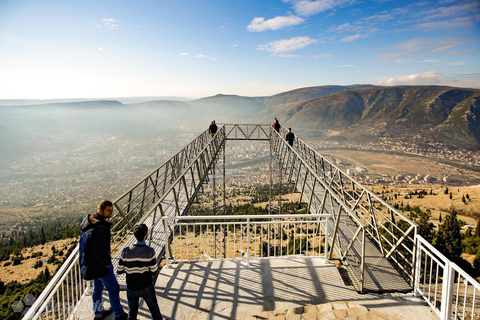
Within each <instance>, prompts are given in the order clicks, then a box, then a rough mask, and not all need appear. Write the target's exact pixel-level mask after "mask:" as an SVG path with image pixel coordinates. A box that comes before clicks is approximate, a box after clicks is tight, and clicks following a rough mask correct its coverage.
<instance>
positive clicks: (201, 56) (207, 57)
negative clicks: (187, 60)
mask: <svg viewBox="0 0 480 320" xmlns="http://www.w3.org/2000/svg"><path fill="white" fill-rule="evenodd" d="M193 58H194V59H210V60H212V61H215V60H217V58H214V57H209V56H206V55H204V54H197V55H196V56H194V57H193Z"/></svg>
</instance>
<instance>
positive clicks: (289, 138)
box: [285, 131, 295, 144]
mask: <svg viewBox="0 0 480 320" xmlns="http://www.w3.org/2000/svg"><path fill="white" fill-rule="evenodd" d="M285 140H287V141H288V142H290V144H292V143H293V141H294V140H295V135H294V134H293V132H291V131H290V132H289V133H287V135H286V136H285Z"/></svg>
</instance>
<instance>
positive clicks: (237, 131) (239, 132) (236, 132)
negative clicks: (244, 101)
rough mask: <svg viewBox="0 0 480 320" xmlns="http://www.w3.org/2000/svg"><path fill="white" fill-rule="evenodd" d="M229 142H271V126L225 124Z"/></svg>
mask: <svg viewBox="0 0 480 320" xmlns="http://www.w3.org/2000/svg"><path fill="white" fill-rule="evenodd" d="M223 125H224V126H225V137H226V138H227V140H265V141H268V140H270V129H271V125H269V124H231V123H225V124H223Z"/></svg>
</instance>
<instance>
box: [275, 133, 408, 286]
mask: <svg viewBox="0 0 480 320" xmlns="http://www.w3.org/2000/svg"><path fill="white" fill-rule="evenodd" d="M282 129H283V128H282ZM286 133H287V131H286V130H285V129H283V130H281V132H280V133H276V132H273V134H272V139H271V141H272V144H273V146H274V149H275V159H278V161H279V163H284V165H283V168H284V170H285V174H286V175H287V176H288V181H291V182H292V183H294V185H295V189H296V190H297V191H298V192H299V193H300V195H301V196H300V201H303V202H305V203H306V205H307V208H308V212H310V213H315V214H323V213H329V214H331V216H332V220H333V221H332V222H333V223H331V224H329V229H330V230H329V232H331V233H332V236H331V237H330V238H329V239H331V242H332V244H333V248H334V251H330V257H332V255H333V252H335V253H336V255H337V257H338V258H340V259H341V260H342V261H344V262H345V264H346V265H347V266H348V270H349V272H350V274H351V275H352V278H353V280H354V283H355V286H356V288H357V290H358V291H360V292H368V291H376V292H382V291H408V290H411V284H412V283H413V274H414V268H413V266H414V260H415V249H416V248H415V241H414V239H415V235H416V232H417V226H416V224H415V223H414V222H412V221H411V220H410V219H408V218H407V217H406V216H404V215H403V214H402V213H401V212H399V211H398V210H395V209H394V208H393V207H391V206H390V205H389V204H388V203H386V202H385V201H383V200H382V199H381V198H379V197H378V196H377V195H376V194H374V193H373V192H371V191H370V190H368V189H366V188H365V187H363V186H362V185H361V184H360V183H358V182H357V181H356V180H354V179H353V178H352V177H350V176H348V175H346V174H345V173H343V172H342V171H341V170H340V169H339V168H338V167H336V166H335V165H333V164H332V163H330V162H329V161H328V160H326V159H325V158H324V157H323V156H321V155H320V154H319V153H317V152H316V151H315V150H313V149H312V148H311V147H310V146H308V145H307V144H306V143H305V142H303V141H302V140H301V139H298V138H297V139H296V140H295V142H294V144H293V147H292V148H290V146H289V145H288V144H287V142H286V141H285V139H284V136H285V135H286ZM396 270H398V271H400V273H399V272H398V271H396ZM405 279H406V280H407V281H408V282H407V281H405Z"/></svg>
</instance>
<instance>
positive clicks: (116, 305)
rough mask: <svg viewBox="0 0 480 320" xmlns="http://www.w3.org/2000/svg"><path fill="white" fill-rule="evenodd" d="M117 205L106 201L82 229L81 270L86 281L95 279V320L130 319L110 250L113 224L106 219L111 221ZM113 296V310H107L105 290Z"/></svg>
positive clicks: (83, 224)
mask: <svg viewBox="0 0 480 320" xmlns="http://www.w3.org/2000/svg"><path fill="white" fill-rule="evenodd" d="M112 213H113V204H112V202H111V201H108V200H102V201H101V202H100V204H99V205H98V208H97V213H96V214H94V215H88V216H87V217H85V219H83V221H82V224H81V226H80V230H81V233H80V253H79V259H80V268H81V273H82V278H83V279H85V280H93V293H92V299H93V311H94V312H95V319H105V318H106V317H107V316H108V315H110V314H111V313H112V312H114V313H115V319H127V314H126V313H125V312H124V311H123V308H122V306H121V304H120V295H119V293H120V286H119V285H118V281H117V279H116V278H115V274H114V272H113V266H112V258H111V255H110V254H111V251H110V228H111V227H112V224H111V223H110V222H108V221H107V220H106V219H108V218H111V217H112ZM104 287H105V288H106V289H107V291H108V295H109V297H110V305H111V306H112V309H113V310H112V309H108V310H104V309H103V301H102V292H103V288H104Z"/></svg>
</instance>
